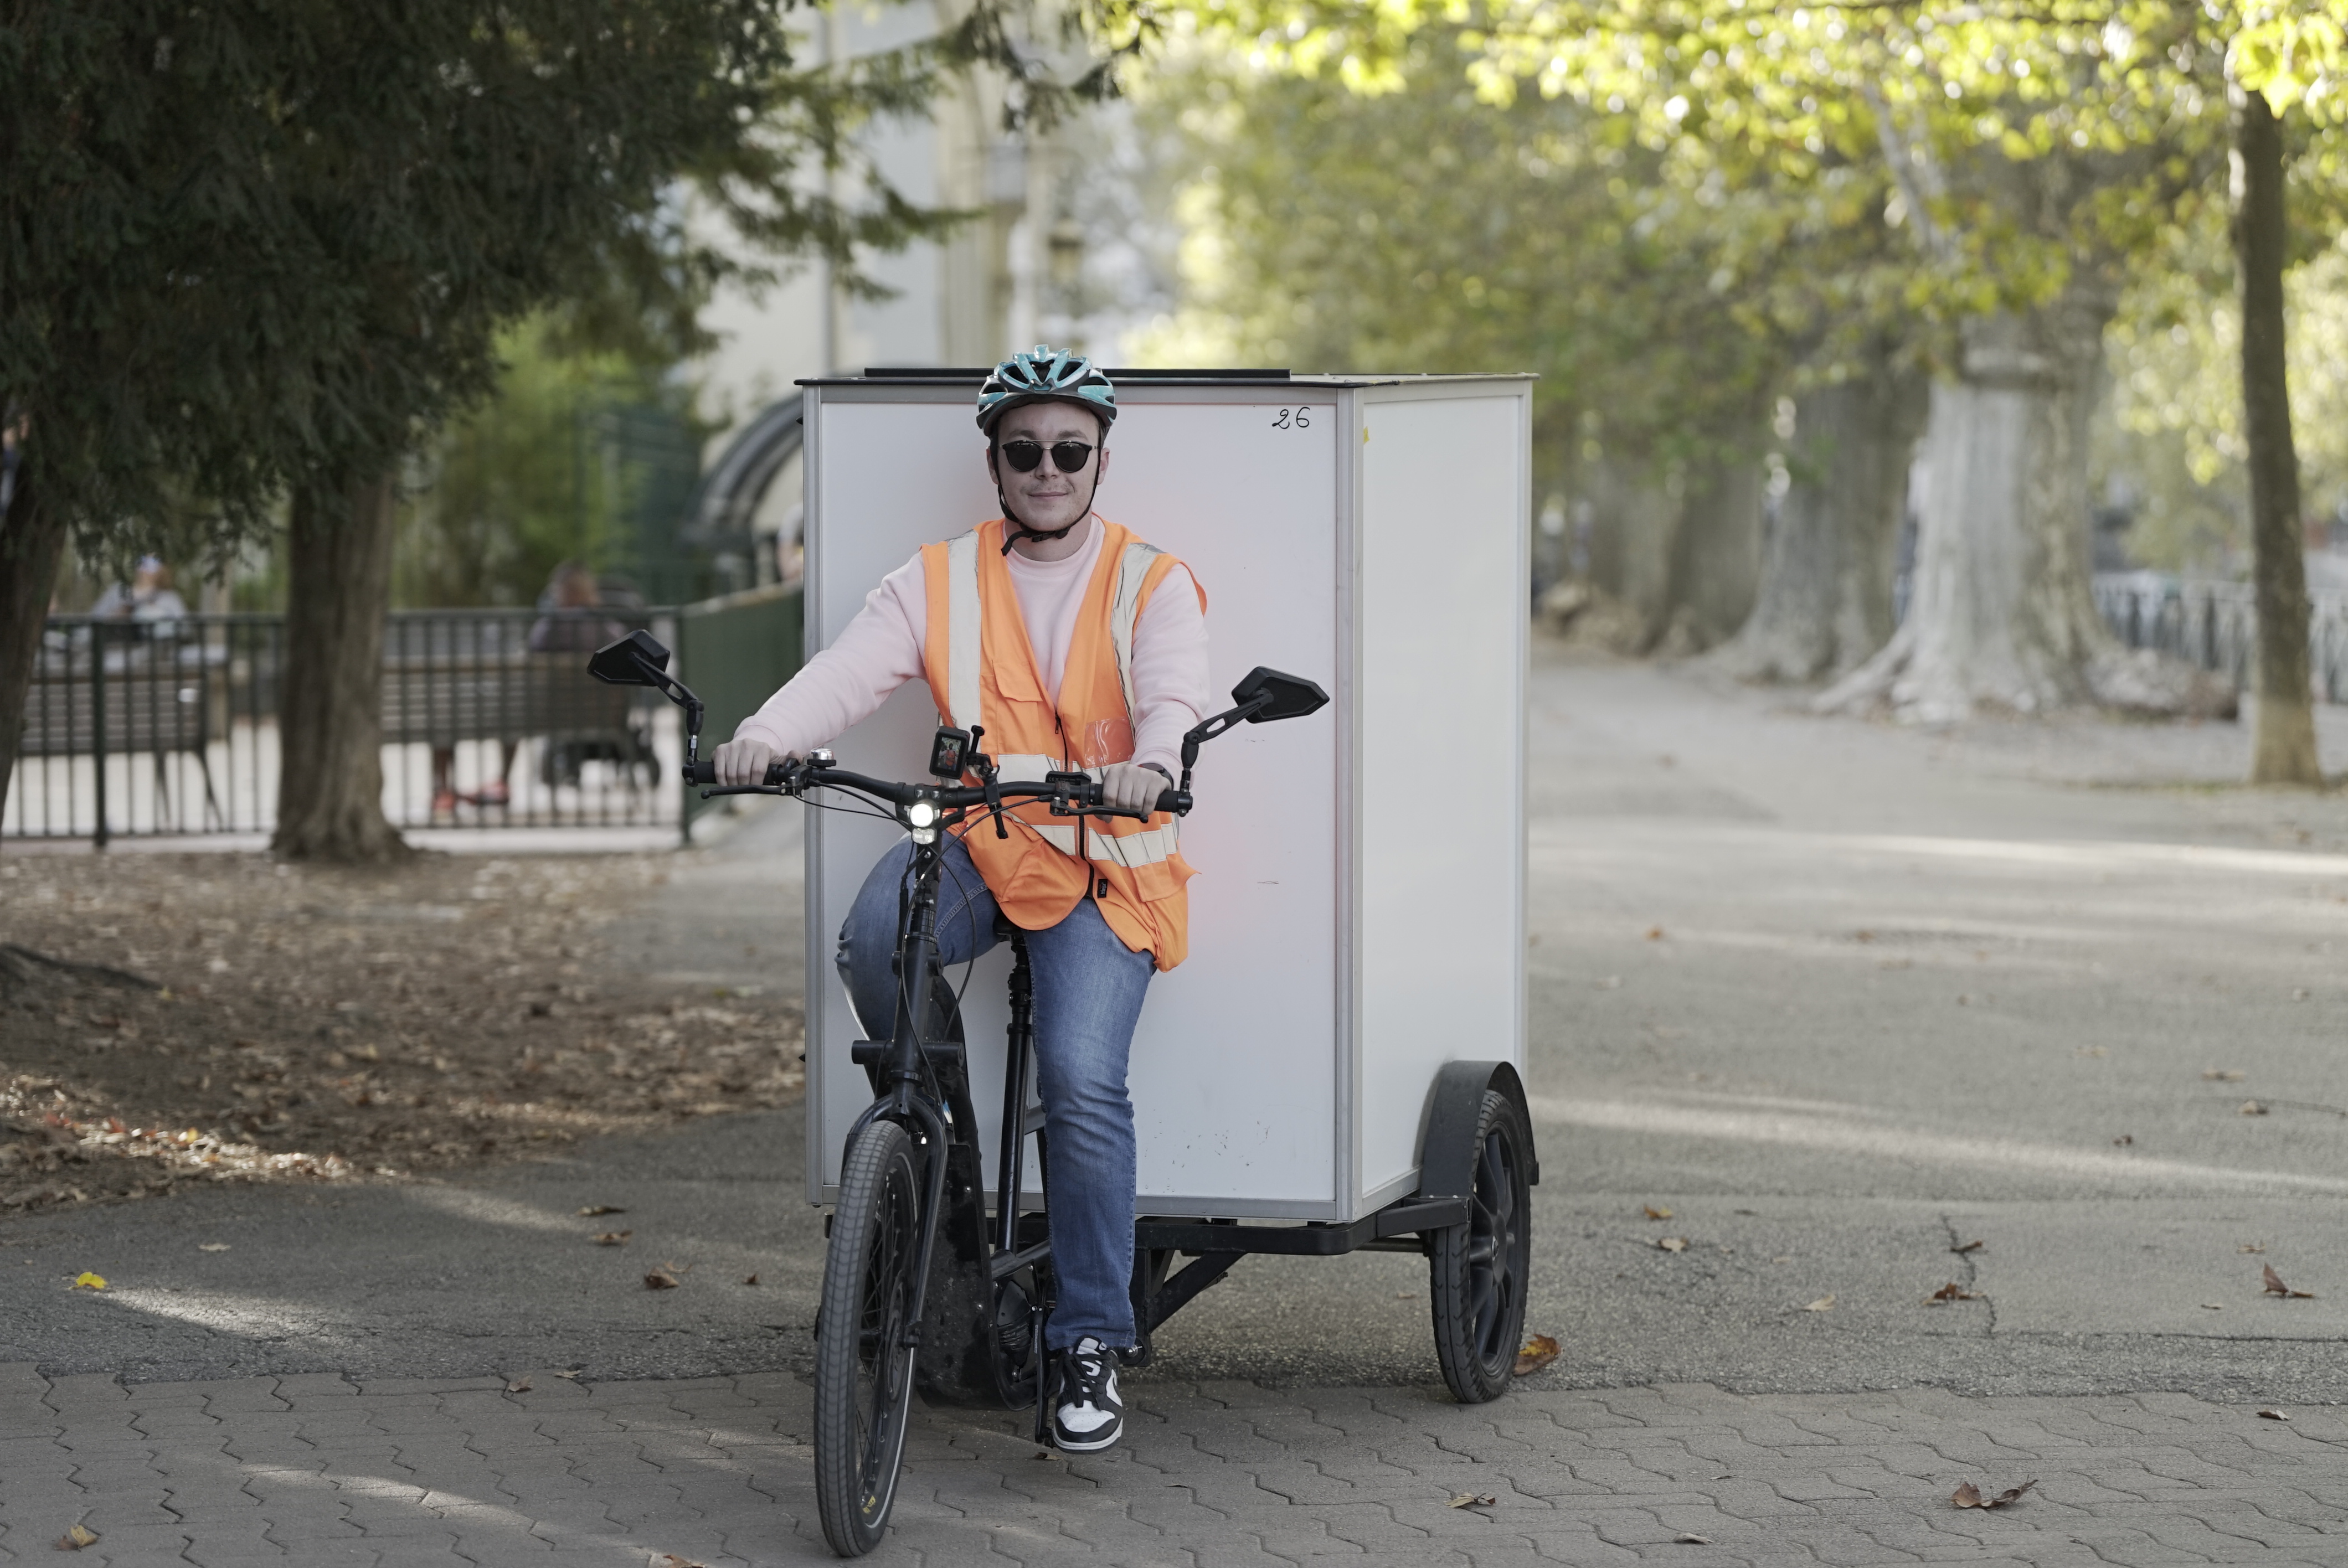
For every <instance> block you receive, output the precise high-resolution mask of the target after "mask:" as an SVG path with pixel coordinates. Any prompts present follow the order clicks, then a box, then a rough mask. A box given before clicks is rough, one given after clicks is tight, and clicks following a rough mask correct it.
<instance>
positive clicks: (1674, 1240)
mask: <svg viewBox="0 0 2348 1568" xmlns="http://www.w3.org/2000/svg"><path fill="white" fill-rule="evenodd" d="M1655 1245H1656V1246H1658V1247H1659V1248H1661V1249H1662V1250H1663V1251H1664V1252H1685V1251H1687V1249H1688V1239H1687V1237H1685V1236H1684V1235H1667V1236H1658V1237H1656V1238H1655Z"/></svg>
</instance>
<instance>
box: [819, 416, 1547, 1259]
mask: <svg viewBox="0 0 2348 1568" xmlns="http://www.w3.org/2000/svg"><path fill="white" fill-rule="evenodd" d="M1112 374H1115V376H1116V379H1117V401H1118V405H1119V407H1120V409H1121V410H1122V412H1121V414H1120V416H1119V417H1118V419H1117V425H1116V428H1115V430H1114V432H1113V433H1112V435H1111V436H1110V440H1109V446H1110V450H1111V452H1112V453H1113V461H1112V464H1111V466H1110V468H1109V471H1108V476H1107V479H1106V480H1105V481H1104V482H1103V484H1102V486H1101V488H1100V493H1099V497H1098V498H1097V502H1096V507H1097V510H1098V511H1099V512H1100V513H1101V515H1102V516H1104V517H1107V518H1112V519H1114V520H1115V521H1117V522H1119V523H1122V524H1124V525H1125V526H1126V527H1128V528H1132V529H1134V530H1135V531H1136V532H1137V533H1138V534H1139V535H1140V536H1141V537H1142V538H1145V539H1148V541H1149V542H1151V543H1152V544H1155V545H1157V546H1159V547H1160V548H1164V549H1167V550H1170V551H1172V552H1173V553H1174V554H1176V555H1178V556H1179V557H1180V558H1182V559H1183V560H1185V561H1187V562H1188V563H1189V565H1190V566H1191V568H1192V569H1194V570H1195V571H1196V573H1197V574H1198V578H1199V580H1200V584H1201V585H1202V586H1203V587H1204V588H1205V589H1206V591H1207V596H1208V601H1209V608H1208V615H1207V630H1208V635H1209V638H1210V641H1211V644H1212V648H1213V669H1214V680H1215V688H1214V689H1215V696H1216V699H1217V701H1218V702H1219V703H1220V702H1221V701H1222V699H1223V696H1224V694H1225V693H1226V692H1228V691H1229V690H1230V688H1231V685H1232V684H1233V682H1236V681H1238V679H1239V678H1240V677H1241V676H1242V675H1244V674H1246V673H1247V671H1249V670H1251V669H1252V668H1253V667H1255V666H1256V665H1259V664H1263V665H1270V666H1272V668H1274V669H1278V670H1283V671H1289V672H1291V673H1293V674H1298V675H1303V676H1306V677H1308V678H1310V679H1312V680H1313V681H1317V682H1320V683H1321V685H1322V686H1323V688H1324V689H1325V690H1326V691H1327V692H1329V694H1330V696H1331V698H1332V702H1330V704H1329V706H1328V707H1326V708H1324V709H1323V710H1322V711H1321V712H1318V713H1316V714H1313V716H1311V717H1309V718H1304V719H1297V720H1291V721H1288V722H1285V723H1274V724H1264V725H1241V727H1240V728H1238V729H1237V730H1234V731H1233V732H1231V733H1230V734H1228V735H1226V736H1224V737H1223V738H1221V739H1220V740H1218V741H1214V742H1212V743H1209V745H1208V746H1207V747H1206V749H1205V751H1204V752H1203V753H1202V754H1201V755H1200V761H1199V766H1198V773H1197V776H1196V779H1195V782H1194V788H1195V793H1196V794H1197V798H1198V805H1197V808H1196V809H1195V810H1194V811H1193V812H1192V813H1191V815H1190V816H1189V820H1188V821H1187V822H1186V823H1185V824H1184V825H1183V828H1182V853H1183V856H1184V857H1185V858H1186V859H1188V860H1189V861H1190V862H1191V864H1192V865H1194V866H1197V867H1198V870H1199V876H1197V877H1196V878H1195V879H1194V880H1193V881H1192V882H1191V883H1190V885H1189V894H1190V955H1189V961H1188V962H1186V963H1184V964H1182V965H1181V966H1180V967H1179V968H1176V969H1175V970H1174V971H1173V972H1172V973H1170V974H1164V975H1160V976H1159V977H1158V978H1157V979H1155V980H1154V981H1153V982H1152V984H1151V986H1150V991H1149V999H1148V1005H1147V1006H1146V1007H1145V1008H1144V1009H1143V1011H1142V1016H1141V1026H1140V1030H1139V1032H1138V1034H1137V1036H1136V1037H1135V1040H1134V1045H1133V1057H1132V1070H1131V1077H1130V1082H1131V1086H1132V1093H1133V1102H1134V1108H1135V1111H1136V1113H1137V1117H1138V1123H1139V1143H1140V1200H1139V1212H1141V1213H1144V1214H1164V1215H1211V1216H1218V1217H1231V1218H1266V1219H1283V1220H1324V1221H1327V1220H1334V1221H1345V1220H1352V1219H1354V1218H1357V1217H1358V1216H1361V1215H1363V1214H1367V1213H1369V1212H1371V1211H1373V1210H1375V1209H1377V1208H1380V1207H1382V1206H1384V1205H1385V1204H1388V1203H1390V1202H1392V1201H1394V1200H1395V1199H1396V1198H1399V1197H1402V1196H1404V1195H1406V1194H1409V1193H1410V1192H1412V1191H1413V1189H1414V1187H1415V1185H1416V1181H1417V1175H1418V1149H1419V1143H1420V1136H1421V1132H1422V1130H1423V1127H1424V1124H1425V1122H1426V1113H1427V1108H1428V1101H1429V1090H1430V1088H1431V1086H1432V1084H1433V1082H1434V1080H1435V1075H1436V1072H1437V1069H1438V1068H1439V1067H1440V1066H1441V1065H1442V1064H1443V1063H1445V1062H1447V1061H1460V1060H1477V1061H1505V1062H1508V1063H1509V1064H1511V1065H1512V1066H1514V1067H1515V1068H1517V1069H1518V1070H1519V1071H1522V1069H1523V1066H1524V1052H1525V983H1524V956H1525V928H1524V865H1525V856H1524V769H1525V742H1524V681H1525V659H1526V635H1527V632H1526V626H1527V610H1528V598H1529V585H1528V580H1527V579H1528V559H1529V551H1528V546H1529V538H1528V532H1527V529H1528V522H1529V512H1530V491H1529V487H1530V479H1529V445H1530V436H1531V416H1530V410H1531V385H1530V379H1529V377H1523V376H1500V375H1493V376H1483V375H1474V376H1468V375H1454V376H1372V375H1362V376H1313V377H1309V378H1308V377H1296V378H1293V379H1291V378H1288V377H1286V376H1285V375H1277V374H1246V373H1210V372H1201V373H1156V374H1151V373H1128V372H1116V373H1112ZM977 383H978V376H977V374H975V373H967V372H953V371H915V372H906V373H902V374H871V375H866V376H862V377H856V378H842V379H832V380H821V381H811V382H806V383H802V385H804V386H805V387H806V388H807V402H806V410H807V432H806V455H807V462H806V477H807V511H806V540H807V548H808V554H807V563H808V567H807V569H808V579H807V600H806V603H807V651H808V653H809V654H813V653H814V652H815V651H818V650H819V649H822V648H824V647H827V646H829V644H830V642H831V641H832V640H833V639H834V638H836V637H838V636H839V632H840V630H841V629H842V628H844V627H846V626H847V624H848V622H849V620H850V619H851V618H853V617H854V616H855V614H856V612H857V611H858V610H860V609H861V608H862V607H863V604H864V598H865V595H866V594H867V593H868V592H870V590H871V589H872V587H873V585H874V584H876V583H878V582H879V581H880V579H881V578H882V577H883V576H885V575H886V574H887V573H889V572H891V571H892V570H894V569H896V568H898V567H900V566H901V565H903V564H904V562H905V561H906V560H907V559H909V558H910V557H911V555H912V554H913V552H914V551H915V550H917V549H918V548H920V547H921V546H922V545H923V544H926V543H929V542H931V541H932V540H937V539H943V538H951V537H953V536H954V535H956V534H960V533H963V532H964V531H966V530H968V529H969V528H973V527H975V526H976V525H977V524H979V523H980V522H982V521H983V520H984V519H986V518H992V517H994V516H996V515H998V512H999V507H997V504H996V501H995V496H994V488H993V487H992V486H991V485H990V484H989V482H988V481H987V478H986V472H985V462H984V442H983V437H982V436H980V435H979V433H978V430H977V428H976V426H975V425H974V424H973V414H972V410H973V400H974V397H975V395H976V390H977ZM937 723H938V719H937V714H936V712H935V710H934V708H933V706H932V702H931V700H930V693H929V690H928V688H927V687H926V686H925V685H923V684H922V683H921V682H913V683H912V684H910V685H908V686H907V687H905V688H904V689H903V690H902V691H901V692H898V693H897V695H896V696H895V697H893V698H891V700H890V702H888V703H887V704H886V705H885V706H884V707H883V708H882V709H881V710H880V712H878V713H876V714H874V715H873V716H872V717H871V718H870V719H868V720H866V721H865V722H864V723H861V724H859V725H857V726H856V727H855V728H854V729H853V730H851V731H850V732H849V733H847V734H845V735H843V736H841V737H840V738H839V741H838V742H837V743H836V744H835V746H834V750H836V751H837V752H838V753H839V759H840V763H841V764H842V765H843V766H846V767H849V768H852V769H855V770H857V771H859V772H861V773H866V774H875V775H879V776H882V777H889V778H902V779H917V778H922V777H924V776H925V775H924V774H923V772H922V770H923V768H924V766H925V765H926V763H927V759H928V755H929V737H930V733H931V732H932V729H933V728H934V727H935V726H936V724H937ZM897 837H898V831H897V830H896V829H895V828H894V827H893V825H890V824H887V823H884V822H879V821H874V820H870V819H865V818H859V817H855V816H850V815H843V814H839V813H833V812H819V811H812V810H811V811H809V812H808V833H807V843H808V878H807V908H808V1197H809V1199H810V1201H812V1202H816V1203H828V1202H830V1201H831V1200H832V1199H833V1197H834V1196H835V1194H836V1192H837V1182H838V1179H839V1157H840V1144H841V1140H842V1139H843V1137H844V1136H845V1134H846V1132H847V1130H848V1127H849V1124H850V1122H852V1121H854V1120H855V1118H856V1116H857V1114H858V1112H860V1111H861V1110H862V1109H863V1108H864V1107H865V1106H866V1105H867V1104H868V1103H870V1100H871V1090H870V1086H869V1085H868V1083H867V1081H866V1078H865V1074H864V1071H863V1070H862V1069H861V1068H859V1067H856V1066H854V1065H853V1064H852V1063H851V1062H850V1060H849V1047H850V1043H851V1042H852V1041H853V1040H856V1039H857V1038H858V1030H857V1026H856V1021H855V1017H854V1014H853V1013H852V1011H851V1010H850V1007H849V1005H848V997H847V993H846V991H845V990H844V989H842V987H841V985H840V983H839V976H838V974H837V972H836V971H835V969H834V968H833V961H832V960H833V949H834V943H835V942H836V940H837V938H838V934H839V926H840V922H841V920H842V919H843V918H844V917H845V916H846V914H847V912H848V909H849V907H850V903H851V902H852V901H853V899H854V898H855V896H856V891H857V889H858V887H859V886H860V885H861V884H862V882H863V880H864V876H865V874H866V872H867V871H868V870H869V869H870V867H871V865H872V863H873V861H874V860H875V859H877V858H878V857H879V856H880V855H881V853H882V852H883V851H885V850H886V849H887V848H888V847H889V846H890V845H891V844H892V843H893V842H894V841H895V840H896V838H897ZM1009 963H1010V955H1009V949H1008V947H1007V945H1006V946H998V947H997V948H995V950H994V952H993V953H990V954H989V955H988V956H987V957H986V958H983V959H982V960H980V962H979V963H978V964H977V966H976V973H975V974H974V975H973V977H972V979H971V980H970V985H969V989H968V991H967V992H966V994H965V995H964V998H963V1024H964V1032H965V1034H966V1036H967V1039H968V1041H969V1049H970V1078H971V1085H972V1097H973V1101H974V1102H975V1103H976V1106H977V1110H978V1113H979V1116H980V1118H981V1120H982V1122H983V1123H984V1125H983V1127H982V1129H981V1131H980V1135H979V1138H978V1147H979V1148H980V1149H982V1150H984V1151H989V1152H990V1153H989V1154H988V1156H987V1158H988V1163H989V1168H990V1174H992V1158H993V1156H992V1153H991V1151H993V1150H994V1147H995V1139H996V1132H995V1125H994V1123H995V1121H996V1118H997V1116H998V1114H999V1112H1000V1108H1001V1103H1002V1074H1003V1065H1002V1064H1003V1053H1004V1027H1005V1024H1006V1022H1007V1020H1008V1015H1009V1009H1008V1007H1007V1004H1006V1002H1005V999H1004V979H1005V976H1006V974H1007V973H1008V970H1009ZM959 977H960V971H959V970H956V971H953V978H955V979H959ZM874 1027H875V1028H876V1029H885V1028H886V1027H887V1026H886V1021H885V1020H882V1021H880V1022H877V1023H876V1024H875V1026H874ZM1027 1169H1028V1171H1029V1172H1031V1173H1032V1172H1034V1171H1035V1164H1034V1163H1033V1161H1032V1160H1031V1161H1030V1162H1029V1163H1028V1165H1027Z"/></svg>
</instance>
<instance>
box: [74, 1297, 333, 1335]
mask: <svg viewBox="0 0 2348 1568" xmlns="http://www.w3.org/2000/svg"><path fill="white" fill-rule="evenodd" d="M100 1299H102V1300H104V1301H106V1302H108V1303H109V1304H110V1305H112V1306H115V1307H128V1308H129V1309H130V1310H132V1311H134V1312H145V1313H149V1314H151V1315H152V1316H154V1317H169V1318H170V1319H171V1320H172V1321H174V1322H177V1323H191V1324H193V1325H195V1326H196V1327H199V1328H209V1329H211V1331H212V1332H214V1333H216V1334H234V1335H238V1336H240V1337H244V1338H248V1339H284V1338H293V1337H302V1338H309V1337H315V1336H316V1335H317V1333H318V1331H319V1328H320V1327H321V1325H320V1324H319V1321H318V1314H317V1313H316V1312H314V1311H305V1310H303V1309H301V1308H298V1307H293V1305H291V1304H290V1303H287V1302H283V1301H279V1300H277V1299H275V1298H273V1297H271V1296H229V1295H223V1294H221V1293H219V1292H215V1291H209V1290H160V1289H153V1288H149V1287H146V1286H133V1287H131V1288H129V1289H121V1288H117V1289H114V1290H109V1291H108V1292H107V1293H106V1294H105V1296H102V1297H101V1298H100Z"/></svg>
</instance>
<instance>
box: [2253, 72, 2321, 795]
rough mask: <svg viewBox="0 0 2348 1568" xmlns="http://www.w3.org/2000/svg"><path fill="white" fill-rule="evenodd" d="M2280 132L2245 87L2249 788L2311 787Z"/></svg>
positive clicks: (2315, 766) (2317, 773)
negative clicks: (2254, 703)
mask: <svg viewBox="0 0 2348 1568" xmlns="http://www.w3.org/2000/svg"><path fill="white" fill-rule="evenodd" d="M2287 221H2288V220H2287V217H2286V215H2285V212H2284V209H2283V164H2282V127H2281V125H2279V124H2278V123H2277V122H2276V120H2275V117H2274V111H2273V110H2272V109H2271V108H2268V107H2267V100H2266V99H2265V98H2264V97H2260V95H2259V94H2257V93H2246V94H2244V95H2242V103H2241V106H2240V108H2238V109H2237V110H2236V111H2235V116H2234V260H2235V273H2236V276H2237V277H2238V279H2239V280H2240V292H2241V304H2242V435H2243V437H2244V439H2245V441H2246V443H2247V445H2248V446H2249V447H2250V557H2251V579H2252V581H2253V584H2254V590H2255V592H2256V594H2257V602H2258V636H2259V649H2258V663H2257V673H2256V675H2255V677H2254V681H2255V690H2256V692H2257V695H2258V715H2257V719H2256V721H2255V725H2254V731H2253V736H2252V740H2251V743H2250V782H2251V783H2252V784H2322V782H2323V770H2322V766H2321V765H2320V764H2319V762H2318V759H2317V756H2316V750H2315V710H2314V704H2313V700H2312V693H2311V691H2310V685H2309V680H2308V668H2307V620H2308V607H2307V559H2306V557H2305V556H2304V554H2302V551H2303V549H2304V548H2305V547H2304V545H2303V544H2302V540H2301V538H2300V518H2299V455H2298V453H2297V451H2296V450H2295V449H2294V448H2293V446H2292V442H2291V385H2290V382H2289V380H2288V378H2287V377H2286V376H2285V374H2284V364H2283V343H2284V339H2283V301H2282V269H2283V249H2284V244H2285V239H2286V234H2287V230H2286V223H2287Z"/></svg>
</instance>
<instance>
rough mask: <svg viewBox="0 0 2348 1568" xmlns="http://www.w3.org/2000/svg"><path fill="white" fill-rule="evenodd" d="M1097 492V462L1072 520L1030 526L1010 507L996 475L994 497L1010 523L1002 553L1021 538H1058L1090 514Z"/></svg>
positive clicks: (1098, 480)
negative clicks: (1047, 526) (1088, 490)
mask: <svg viewBox="0 0 2348 1568" xmlns="http://www.w3.org/2000/svg"><path fill="white" fill-rule="evenodd" d="M996 461H998V462H1000V461H1001V458H1000V456H998V457H997V458H996ZM1099 494H1100V466H1099V465H1098V464H1095V465H1094V466H1093V487H1092V491H1091V493H1090V494H1088V495H1086V497H1085V509H1084V510H1083V511H1081V512H1078V513H1077V514H1076V517H1075V518H1074V519H1073V520H1071V521H1070V522H1068V523H1067V524H1066V525H1065V526H1063V527H1061V528H1052V529H1049V530H1046V529H1044V528H1029V527H1028V526H1027V525H1026V523H1025V522H1024V521H1022V520H1021V518H1020V516H1019V514H1018V513H1016V512H1014V511H1013V510H1012V509H1011V497H1009V496H1006V495H1004V493H1003V480H1002V478H1001V477H999V476H998V477H996V479H995V481H994V498H995V500H996V501H997V502H999V503H1000V504H1001V505H1002V507H1003V520H1004V522H1006V523H1009V524H1010V525H1011V526H1010V527H1009V528H1005V529H1004V530H1003V553H1004V555H1009V554H1010V553H1011V547H1012V546H1013V545H1015V544H1017V543H1018V542H1019V541H1020V540H1022V539H1038V540H1049V539H1056V538H1060V537H1061V536H1062V535H1064V534H1066V532H1067V531H1068V529H1069V528H1075V527H1076V524H1077V523H1081V522H1083V521H1084V520H1085V519H1086V518H1088V517H1090V516H1092V511H1093V497H1095V496H1097V495H1099Z"/></svg>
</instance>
